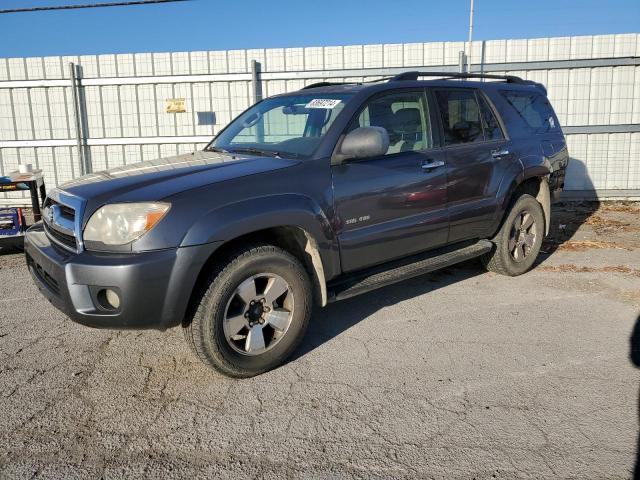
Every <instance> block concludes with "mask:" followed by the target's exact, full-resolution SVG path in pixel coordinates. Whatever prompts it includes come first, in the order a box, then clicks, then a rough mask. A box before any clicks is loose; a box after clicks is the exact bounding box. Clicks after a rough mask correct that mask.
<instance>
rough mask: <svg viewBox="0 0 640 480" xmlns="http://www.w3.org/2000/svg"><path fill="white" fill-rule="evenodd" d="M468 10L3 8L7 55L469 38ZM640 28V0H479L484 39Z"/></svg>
mask: <svg viewBox="0 0 640 480" xmlns="http://www.w3.org/2000/svg"><path fill="white" fill-rule="evenodd" d="M98 1H105V0H3V1H2V2H0V8H15V7H25V6H41V5H62V4H73V3H97V2H98ZM468 9H469V1H468V0H449V1H445V2H443V1H441V0H437V1H434V0H400V1H393V0H367V1H358V0H320V1H308V0H282V1H277V0H262V1H254V0H233V1H224V0H192V1H190V2H184V3H176V4H159V5H150V6H132V7H113V8H99V9H88V10H70V11H62V12H40V13H17V14H4V15H0V57H18V56H20V57H21V56H40V55H66V54H100V53H124V52H154V51H155V52H160V51H184V50H227V49H235V48H263V47H267V48H268V47H305V46H313V45H350V44H361V43H402V42H428V41H442V40H464V39H466V36H467V28H468ZM638 31H640V1H639V0H535V1H527V2H523V1H521V0H476V16H475V32H474V38H475V39H478V40H487V39H495V38H532V37H547V36H564V35H588V34H604V33H635V32H638Z"/></svg>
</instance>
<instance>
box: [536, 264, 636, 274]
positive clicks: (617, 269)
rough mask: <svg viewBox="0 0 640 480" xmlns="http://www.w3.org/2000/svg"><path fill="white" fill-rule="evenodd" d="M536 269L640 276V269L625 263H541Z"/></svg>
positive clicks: (556, 271) (555, 271)
mask: <svg viewBox="0 0 640 480" xmlns="http://www.w3.org/2000/svg"><path fill="white" fill-rule="evenodd" d="M536 270H540V271H542V272H554V273H600V272H603V273H623V274H625V275H633V276H634V277H640V270H639V269H637V268H631V267H627V266H625V265H607V266H604V267H585V266H578V265H574V264H573V263H563V264H561V265H541V266H539V267H538V268H536Z"/></svg>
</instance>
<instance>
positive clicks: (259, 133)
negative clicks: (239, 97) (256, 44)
mask: <svg viewBox="0 0 640 480" xmlns="http://www.w3.org/2000/svg"><path fill="white" fill-rule="evenodd" d="M251 86H252V87H253V88H252V91H253V103H257V102H259V101H260V100H262V81H261V80H260V62H258V61H256V60H255V59H254V60H251ZM256 137H257V138H256V140H257V141H258V142H263V141H264V123H263V122H258V124H257V125H256Z"/></svg>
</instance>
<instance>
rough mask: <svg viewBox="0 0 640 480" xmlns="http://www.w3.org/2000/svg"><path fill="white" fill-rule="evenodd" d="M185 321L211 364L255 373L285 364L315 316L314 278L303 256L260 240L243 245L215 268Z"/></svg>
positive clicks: (200, 352) (230, 370)
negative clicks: (312, 309) (309, 272)
mask: <svg viewBox="0 0 640 480" xmlns="http://www.w3.org/2000/svg"><path fill="white" fill-rule="evenodd" d="M198 302H199V304H198V305H197V309H196V310H195V313H194V314H193V316H192V318H190V319H188V321H187V322H186V323H185V324H184V325H183V327H184V334H185V337H186V339H187V342H188V343H189V345H190V346H191V348H192V349H193V350H194V351H195V353H196V354H197V356H198V357H199V358H200V360H202V361H203V362H204V363H205V364H207V365H209V366H211V367H214V368H215V369H216V370H218V371H220V372H222V373H224V374H225V375H229V376H232V377H251V376H254V375H258V374H260V373H263V372H266V371H267V370H270V369H272V368H275V367H277V366H278V365H280V364H282V363H283V362H284V361H285V360H286V359H287V357H289V356H290V355H291V354H292V353H293V351H294V350H295V348H296V347H297V346H298V344H299V343H300V341H301V340H302V338H303V336H304V333H305V331H306V329H307V325H308V323H309V318H310V316H311V303H312V294H311V283H310V281H309V277H308V275H307V273H306V271H305V269H304V267H303V266H302V265H301V263H300V261H299V260H298V259H297V258H295V257H294V256H292V255H291V254H289V253H287V252H286V251H284V250H282V249H280V248H278V247H275V246H272V245H260V246H253V247H247V248H243V249H240V250H238V251H236V252H235V253H233V254H232V255H231V256H230V257H229V258H228V259H227V260H226V261H225V262H224V263H223V264H221V265H220V266H219V267H218V268H217V269H215V270H214V271H213V272H212V274H211V276H210V278H209V280H208V282H207V285H206V290H204V293H202V294H201V297H200V298H199V299H198Z"/></svg>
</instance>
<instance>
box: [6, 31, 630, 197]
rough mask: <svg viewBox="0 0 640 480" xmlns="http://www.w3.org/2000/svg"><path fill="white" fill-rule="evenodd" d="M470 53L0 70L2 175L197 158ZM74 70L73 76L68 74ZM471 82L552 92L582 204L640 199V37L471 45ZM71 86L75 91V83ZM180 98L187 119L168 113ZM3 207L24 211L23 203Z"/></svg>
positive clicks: (402, 51) (174, 56) (115, 60)
mask: <svg viewBox="0 0 640 480" xmlns="http://www.w3.org/2000/svg"><path fill="white" fill-rule="evenodd" d="M463 49H464V42H434V43H411V44H392V45H389V44H387V45H352V46H344V47H342V46H336V47H309V48H279V49H255V50H230V51H209V52H207V51H202V52H175V53H141V54H118V55H97V56H95V55H94V56H66V57H37V58H8V59H5V58H0V175H2V174H5V173H8V172H9V171H12V170H16V169H17V166H18V164H19V163H33V164H35V165H36V166H38V167H39V168H42V169H43V170H44V172H45V176H46V179H47V182H48V184H49V185H50V186H52V185H56V184H59V183H62V182H64V181H66V180H69V179H71V178H74V177H76V176H78V175H80V174H81V172H82V169H83V164H84V163H86V164H87V166H88V167H89V168H91V169H92V170H94V171H97V170H102V169H105V168H109V167H115V166H119V165H123V164H128V163H134V162H138V161H140V160H144V159H151V158H156V157H158V156H167V155H173V154H176V153H182V152H189V151H193V150H194V149H198V148H201V147H202V146H203V145H204V144H205V142H207V141H208V140H209V139H210V138H211V136H212V135H213V134H215V133H216V132H218V131H219V130H220V129H221V128H222V127H223V126H224V125H226V124H227V123H228V122H229V121H230V119H232V118H233V117H234V116H235V115H237V114H238V113H240V112H241V111H242V110H244V109H245V108H247V107H248V106H249V105H250V104H251V103H252V102H253V101H255V99H256V98H257V97H260V96H270V95H273V94H277V93H282V92H286V91H291V90H297V89H299V88H301V87H303V86H304V85H307V84H309V83H313V82H317V81H322V80H332V81H339V80H371V79H374V78H379V77H381V76H384V75H389V74H395V73H399V72H402V71H406V70H412V69H421V70H434V71H457V70H458V61H459V52H460V51H461V50H463ZM71 63H73V64H74V65H76V66H77V68H71V67H70V64H71ZM471 63H472V70H473V71H484V72H498V73H504V72H508V73H510V74H514V75H520V76H522V77H524V78H528V79H532V80H535V81H538V82H542V83H543V84H545V85H546V86H547V88H548V91H549V96H550V99H551V101H552V103H553V105H554V107H555V109H556V112H557V114H558V116H559V119H560V122H561V124H562V126H563V129H564V131H565V133H566V134H567V139H568V143H569V149H570V153H571V156H572V161H571V163H570V166H569V172H568V176H567V183H566V188H567V190H569V192H568V193H569V195H571V196H574V197H580V198H585V197H590V196H593V195H594V194H595V193H594V192H596V193H597V194H598V195H599V196H601V197H636V196H637V197H640V34H635V33H634V34H623V35H602V36H581V37H561V38H540V39H528V40H527V39H523V40H492V41H486V42H485V41H482V42H474V43H473V45H472V49H471ZM72 75H73V77H75V78H72ZM172 98H184V99H185V110H186V111H185V112H184V113H166V112H165V102H166V100H167V99H172ZM2 195H3V196H4V198H2V197H0V201H1V202H2V203H15V204H21V203H28V202H26V199H25V198H24V194H23V193H20V192H15V193H5V194H2Z"/></svg>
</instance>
